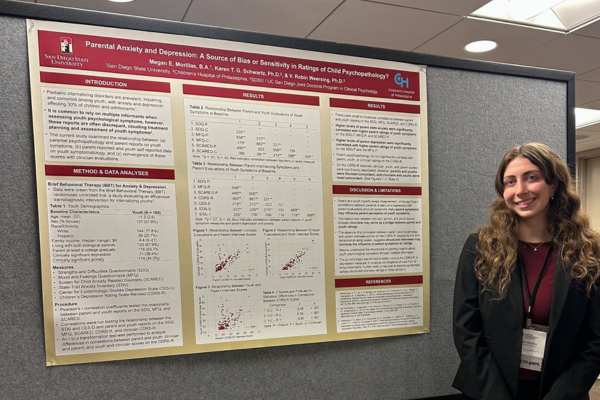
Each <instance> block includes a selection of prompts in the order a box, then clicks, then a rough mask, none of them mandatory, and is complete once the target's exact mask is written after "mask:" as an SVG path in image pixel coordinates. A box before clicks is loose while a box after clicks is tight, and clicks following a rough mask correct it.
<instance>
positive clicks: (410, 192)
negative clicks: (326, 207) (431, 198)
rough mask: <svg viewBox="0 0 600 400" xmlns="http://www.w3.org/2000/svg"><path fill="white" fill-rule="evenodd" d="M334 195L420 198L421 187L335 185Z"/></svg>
mask: <svg viewBox="0 0 600 400" xmlns="http://www.w3.org/2000/svg"><path fill="white" fill-rule="evenodd" d="M333 194H368V195H388V196H420V195H421V194H422V190H421V187H419V186H417V187H415V186H350V185H333Z"/></svg>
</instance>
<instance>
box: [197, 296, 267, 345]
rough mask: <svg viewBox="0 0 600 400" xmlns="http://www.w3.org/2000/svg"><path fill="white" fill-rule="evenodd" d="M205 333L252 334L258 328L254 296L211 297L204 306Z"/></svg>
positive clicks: (257, 312) (256, 306)
mask: <svg viewBox="0 0 600 400" xmlns="http://www.w3.org/2000/svg"><path fill="white" fill-rule="evenodd" d="M204 308H205V310H206V312H207V314H208V320H207V321H206V322H207V328H208V329H207V331H208V332H209V333H212V334H216V333H221V334H227V333H235V334H236V335H239V334H250V333H254V332H255V331H256V330H257V329H258V326H259V320H258V314H259V311H258V310H259V308H258V303H257V301H256V296H255V295H236V294H233V295H221V296H212V297H211V298H210V299H209V300H208V301H207V302H206V304H205V307H204Z"/></svg>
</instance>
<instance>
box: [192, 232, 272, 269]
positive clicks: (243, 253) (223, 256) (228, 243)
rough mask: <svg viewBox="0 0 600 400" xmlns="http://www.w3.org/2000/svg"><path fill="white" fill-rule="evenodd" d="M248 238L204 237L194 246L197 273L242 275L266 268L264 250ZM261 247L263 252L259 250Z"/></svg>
mask: <svg viewBox="0 0 600 400" xmlns="http://www.w3.org/2000/svg"><path fill="white" fill-rule="evenodd" d="M262 247H263V246H261V245H258V244H257V242H256V240H254V239H247V238H229V239H221V238H203V239H197V240H196V242H195V246H194V259H195V264H196V270H197V275H198V276H202V277H212V278H215V279H218V278H220V277H234V276H235V277H242V276H248V275H253V274H256V273H257V272H258V270H259V266H261V265H262V266H263V270H264V250H263V249H262ZM259 248H260V249H261V251H262V253H261V252H259V251H258V249H259Z"/></svg>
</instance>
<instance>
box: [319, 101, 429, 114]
mask: <svg viewBox="0 0 600 400" xmlns="http://www.w3.org/2000/svg"><path fill="white" fill-rule="evenodd" d="M329 106H330V107H336V108H352V109H355V110H373V111H388V112H400V113H411V114H419V113H420V112H421V106H419V105H417V104H398V103H384V102H381V101H361V100H347V99H335V98H331V99H329Z"/></svg>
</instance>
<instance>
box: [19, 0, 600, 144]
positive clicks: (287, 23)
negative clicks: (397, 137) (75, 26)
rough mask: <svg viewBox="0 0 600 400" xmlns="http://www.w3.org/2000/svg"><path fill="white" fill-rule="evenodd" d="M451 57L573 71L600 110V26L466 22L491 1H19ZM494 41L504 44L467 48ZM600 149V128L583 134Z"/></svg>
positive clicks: (580, 94)
mask: <svg viewBox="0 0 600 400" xmlns="http://www.w3.org/2000/svg"><path fill="white" fill-rule="evenodd" d="M18 1H27V2H34V3H40V4H51V5H58V6H65V7H73V8H85V9H89V10H98V11H107V12H113V13H120V14H130V15H139V16H144V17H151V18H160V19H167V20H172V21H183V22H188V23H196V24H203V25H212V26H220V27H226V28H235V29H243V30H249V31H256V32H263V33H271V34H277V35H285V36H294V37H302V38H310V39H320V40H328V41H334V42H342V43H351V44H359V45H367V46H375V47H383V48H390V49H396V50H406V51H415V52H421V53H429V54H437V55H443V56H449V57H458V58H471V59H477V60H487V61H497V62H504V63H510V64H521V65H529V66H535V67H542V68H553V69H562V70H567V71H574V72H575V73H576V74H577V76H576V104H575V105H576V106H577V107H584V108H594V109H599V110H600V21H599V22H595V23H592V24H590V25H588V26H586V27H584V28H581V29H579V30H576V31H575V32H573V33H570V34H566V35H565V34H562V33H555V32H549V31H543V30H538V29H532V28H525V27H520V26H514V25H507V24H501V23H494V22H487V21H479V20H473V19H467V18H466V17H465V16H466V15H468V14H470V13H471V12H473V11H475V10H477V9H478V8H480V7H481V6H483V5H484V4H486V3H487V2H488V1H489V0H380V1H368V0H168V1H164V0H136V1H134V2H132V3H120V4H119V3H110V2H108V1H106V0H18ZM481 39H491V40H494V41H496V42H498V43H499V47H498V48H497V49H496V50H494V51H491V52H488V53H481V54H473V53H468V52H466V51H465V50H464V49H463V48H464V46H465V45H466V44H467V43H470V42H472V41H475V40H481ZM577 134H578V135H586V136H588V137H587V138H585V139H581V140H578V141H577V151H585V150H590V149H593V148H598V147H600V124H599V125H595V126H594V125H593V126H589V127H587V128H583V129H580V130H578V131H577Z"/></svg>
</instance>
